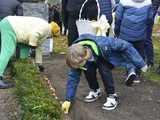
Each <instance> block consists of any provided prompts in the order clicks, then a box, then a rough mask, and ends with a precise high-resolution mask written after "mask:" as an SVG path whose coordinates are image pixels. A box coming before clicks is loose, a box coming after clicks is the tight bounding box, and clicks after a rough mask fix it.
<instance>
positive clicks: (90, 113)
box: [44, 55, 160, 120]
mask: <svg viewBox="0 0 160 120" xmlns="http://www.w3.org/2000/svg"><path fill="white" fill-rule="evenodd" d="M64 59H65V57H64V56H63V55H53V56H52V57H47V58H45V60H44V61H45V68H46V71H45V74H46V75H47V76H48V78H49V79H50V80H51V82H52V85H53V86H54V87H55V89H56V94H57V95H58V97H59V99H60V100H62V101H64V96H65V86H66V82H67V72H68V70H69V69H68V68H67V66H66V65H65V60H64ZM113 76H114V80H115V86H116V91H117V94H118V96H119V105H118V107H117V108H116V109H115V110H113V111H105V110H102V109H101V108H102V105H103V103H104V102H105V99H106V95H105V93H104V92H103V95H102V97H101V98H100V99H98V100H97V101H96V102H93V103H85V102H84V101H83V98H84V96H85V95H87V93H88V91H89V88H88V85H87V82H86V80H85V78H84V76H83V75H82V77H81V82H80V84H79V87H78V91H77V94H76V99H75V101H74V102H73V105H72V108H71V110H70V114H69V115H65V116H64V120H160V84H157V83H155V82H152V81H149V80H146V79H143V80H142V82H141V83H140V84H139V85H137V86H132V87H127V86H125V84H124V79H125V77H124V73H122V72H119V71H118V70H116V71H115V70H114V72H113ZM98 81H99V83H100V86H101V88H102V89H103V85H102V83H101V79H100V77H99V75H98Z"/></svg>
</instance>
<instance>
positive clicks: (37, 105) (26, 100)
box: [13, 60, 62, 120]
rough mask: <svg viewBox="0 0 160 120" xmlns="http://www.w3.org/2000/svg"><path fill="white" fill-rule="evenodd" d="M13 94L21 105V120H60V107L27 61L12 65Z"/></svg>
mask: <svg viewBox="0 0 160 120" xmlns="http://www.w3.org/2000/svg"><path fill="white" fill-rule="evenodd" d="M13 71H14V72H13V74H14V76H15V79H16V89H15V93H16V95H17V97H18V100H19V103H20V105H21V109H22V114H21V120H60V119H61V113H62V112H61V107H60V104H59V102H58V101H57V100H56V99H55V98H54V97H53V96H52V95H51V92H50V91H49V89H48V88H47V83H46V82H45V81H44V79H43V77H42V76H41V75H40V73H39V71H38V70H37V69H36V68H35V67H34V66H33V65H32V64H30V62H29V61H27V60H18V61H17V62H15V63H14V66H13Z"/></svg>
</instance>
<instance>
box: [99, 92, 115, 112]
mask: <svg viewBox="0 0 160 120" xmlns="http://www.w3.org/2000/svg"><path fill="white" fill-rule="evenodd" d="M117 105H118V97H117V94H110V95H109V96H108V97H107V100H106V102H105V103H104V104H103V107H102V109H104V110H114V109H115V108H116V107H117Z"/></svg>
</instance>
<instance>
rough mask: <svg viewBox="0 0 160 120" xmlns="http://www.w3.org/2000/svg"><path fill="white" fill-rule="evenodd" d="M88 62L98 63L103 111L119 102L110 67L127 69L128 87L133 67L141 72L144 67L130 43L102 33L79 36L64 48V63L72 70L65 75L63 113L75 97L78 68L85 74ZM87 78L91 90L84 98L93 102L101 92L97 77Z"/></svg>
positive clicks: (110, 108)
mask: <svg viewBox="0 0 160 120" xmlns="http://www.w3.org/2000/svg"><path fill="white" fill-rule="evenodd" d="M90 62H92V63H93V62H94V63H95V64H96V65H97V67H98V69H99V71H100V75H101V77H102V80H103V83H104V86H105V91H106V93H107V100H106V102H105V103H104V105H103V107H102V108H103V109H105V110H113V109H115V108H116V106H117V104H118V102H117V95H116V93H115V90H114V89H115V88H114V83H113V78H112V73H111V69H112V68H113V67H118V66H119V67H120V66H121V67H125V68H127V70H128V77H127V79H126V81H125V84H126V85H128V86H130V85H132V83H133V80H134V78H135V76H136V73H135V68H139V69H141V70H143V71H146V69H147V66H146V65H145V62H144V61H143V59H142V57H141V56H140V55H139V54H138V52H137V51H136V50H135V49H134V48H133V46H132V45H131V44H130V43H128V42H125V41H124V40H121V39H115V38H109V37H103V36H93V35H90V34H83V35H81V36H80V37H79V39H78V40H76V41H75V42H74V44H73V45H72V46H71V47H69V49H68V51H67V56H66V63H67V65H68V66H69V67H70V68H71V70H70V72H69V74H68V82H67V89H66V101H65V102H64V103H63V104H62V110H63V111H64V112H65V113H68V110H69V108H70V105H71V102H72V101H73V100H74V97H75V94H76V89H77V87H78V83H79V81H80V74H81V70H84V72H85V74H89V73H90V71H88V69H87V68H89V67H90ZM88 66H89V67H88ZM87 80H88V82H89V87H90V89H91V91H90V93H89V95H88V96H86V97H85V101H86V102H93V101H95V100H96V99H98V98H99V96H100V95H101V91H100V89H99V86H98V85H97V81H95V80H96V79H92V75H91V77H90V78H87Z"/></svg>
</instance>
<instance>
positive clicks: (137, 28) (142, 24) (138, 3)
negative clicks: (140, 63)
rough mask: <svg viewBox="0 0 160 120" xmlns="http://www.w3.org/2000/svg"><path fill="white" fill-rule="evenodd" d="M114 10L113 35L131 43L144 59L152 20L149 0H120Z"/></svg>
mask: <svg viewBox="0 0 160 120" xmlns="http://www.w3.org/2000/svg"><path fill="white" fill-rule="evenodd" d="M115 12H116V15H115V30H114V32H115V35H116V36H117V37H118V38H120V39H123V40H126V41H128V42H130V43H132V44H133V46H134V47H135V48H136V50H137V51H138V52H139V54H140V55H141V56H142V57H143V59H145V51H144V50H145V49H144V43H145V41H146V39H147V27H148V25H150V24H151V22H152V20H153V12H152V6H151V0H120V2H119V4H118V5H117V7H116V11H115ZM137 74H139V75H140V72H139V70H137ZM137 80H138V79H137ZM137 82H140V81H137Z"/></svg>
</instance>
